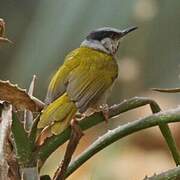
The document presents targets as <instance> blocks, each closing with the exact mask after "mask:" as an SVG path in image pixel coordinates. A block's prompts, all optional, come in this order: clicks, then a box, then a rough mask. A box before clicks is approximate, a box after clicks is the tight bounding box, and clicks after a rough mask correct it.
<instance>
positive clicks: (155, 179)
mask: <svg viewBox="0 0 180 180" xmlns="http://www.w3.org/2000/svg"><path fill="white" fill-rule="evenodd" d="M164 179H169V180H178V179H180V167H176V168H173V169H170V170H168V171H165V172H162V173H160V174H158V175H154V176H151V177H145V178H144V180H164Z"/></svg>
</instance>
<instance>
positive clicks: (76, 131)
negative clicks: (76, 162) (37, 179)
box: [53, 120, 83, 180]
mask: <svg viewBox="0 0 180 180" xmlns="http://www.w3.org/2000/svg"><path fill="white" fill-rule="evenodd" d="M82 136H83V133H82V131H81V129H80V127H79V125H78V123H77V121H75V120H72V122H71V137H70V140H69V143H68V146H67V148H66V152H65V155H64V159H63V161H62V163H61V164H60V166H59V168H58V169H57V171H56V173H55V175H54V178H53V180H58V179H61V180H65V174H66V171H67V168H68V166H69V163H70V161H71V158H72V155H73V153H74V151H75V150H76V147H77V145H78V144H79V141H80V139H81V137H82Z"/></svg>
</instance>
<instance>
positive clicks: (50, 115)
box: [38, 26, 137, 135]
mask: <svg viewBox="0 0 180 180" xmlns="http://www.w3.org/2000/svg"><path fill="white" fill-rule="evenodd" d="M136 29H137V27H135V26H133V27H129V28H126V29H124V30H119V29H116V28H112V27H103V28H98V29H96V30H94V31H91V32H90V33H89V34H88V35H87V36H86V38H85V39H84V40H83V41H82V43H81V44H80V47H78V48H76V49H74V50H72V51H71V52H70V53H69V54H68V55H67V56H66V57H65V60H64V63H63V64H62V66H60V67H59V69H58V70H57V72H56V73H55V74H54V75H53V77H52V79H51V81H50V83H49V86H48V90H47V95H46V99H45V103H46V107H45V108H44V109H43V111H42V114H41V116H40V120H39V122H38V128H39V129H47V128H48V129H49V130H50V131H51V133H52V134H54V135H58V134H60V133H61V132H62V131H63V130H64V129H66V128H67V127H68V126H69V125H70V122H71V120H72V119H73V118H75V116H76V114H77V113H80V114H89V112H94V111H98V110H100V109H101V107H103V105H107V98H108V94H109V92H110V90H111V89H112V86H113V84H114V82H115V80H116V79H117V77H118V64H117V60H116V59H117V58H116V53H117V51H118V48H119V45H120V40H121V39H122V38H123V37H124V36H125V35H127V34H128V33H130V32H132V31H134V30H136Z"/></svg>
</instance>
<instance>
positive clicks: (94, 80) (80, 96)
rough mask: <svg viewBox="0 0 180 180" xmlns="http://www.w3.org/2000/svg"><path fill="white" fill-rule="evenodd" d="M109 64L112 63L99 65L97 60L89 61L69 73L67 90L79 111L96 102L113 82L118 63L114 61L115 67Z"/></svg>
mask: <svg viewBox="0 0 180 180" xmlns="http://www.w3.org/2000/svg"><path fill="white" fill-rule="evenodd" d="M97 61H99V59H97ZM98 63H99V62H98ZM102 63H103V62H102ZM96 65H97V66H96ZM109 65H112V64H108V63H105V64H104V65H101V67H99V66H98V64H96V62H91V61H89V62H87V63H86V64H83V65H80V66H78V67H77V68H76V69H74V70H73V71H72V72H71V74H70V75H69V77H68V84H67V90H66V92H67V94H68V96H69V97H70V98H71V100H72V101H74V102H75V104H76V107H77V108H78V110H79V112H81V113H83V112H85V111H86V110H87V108H88V107H89V105H90V104H93V103H94V104H95V103H96V102H97V101H98V99H100V98H101V96H102V95H103V94H104V93H105V91H106V90H107V89H108V88H109V87H110V86H111V85H112V84H113V81H114V79H115V78H116V77H117V73H118V72H117V65H116V64H115V63H114V66H113V68H112V66H111V68H109Z"/></svg>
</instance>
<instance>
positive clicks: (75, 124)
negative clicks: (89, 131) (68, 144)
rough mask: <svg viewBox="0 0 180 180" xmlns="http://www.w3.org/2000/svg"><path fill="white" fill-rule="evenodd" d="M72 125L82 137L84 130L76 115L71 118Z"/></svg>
mask: <svg viewBox="0 0 180 180" xmlns="http://www.w3.org/2000/svg"><path fill="white" fill-rule="evenodd" d="M70 125H71V128H72V130H73V131H74V132H75V133H76V135H77V136H78V137H81V136H83V135H84V133H83V132H82V130H81V128H80V126H79V124H78V120H77V119H76V118H75V117H74V118H73V119H72V120H71V123H70Z"/></svg>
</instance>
